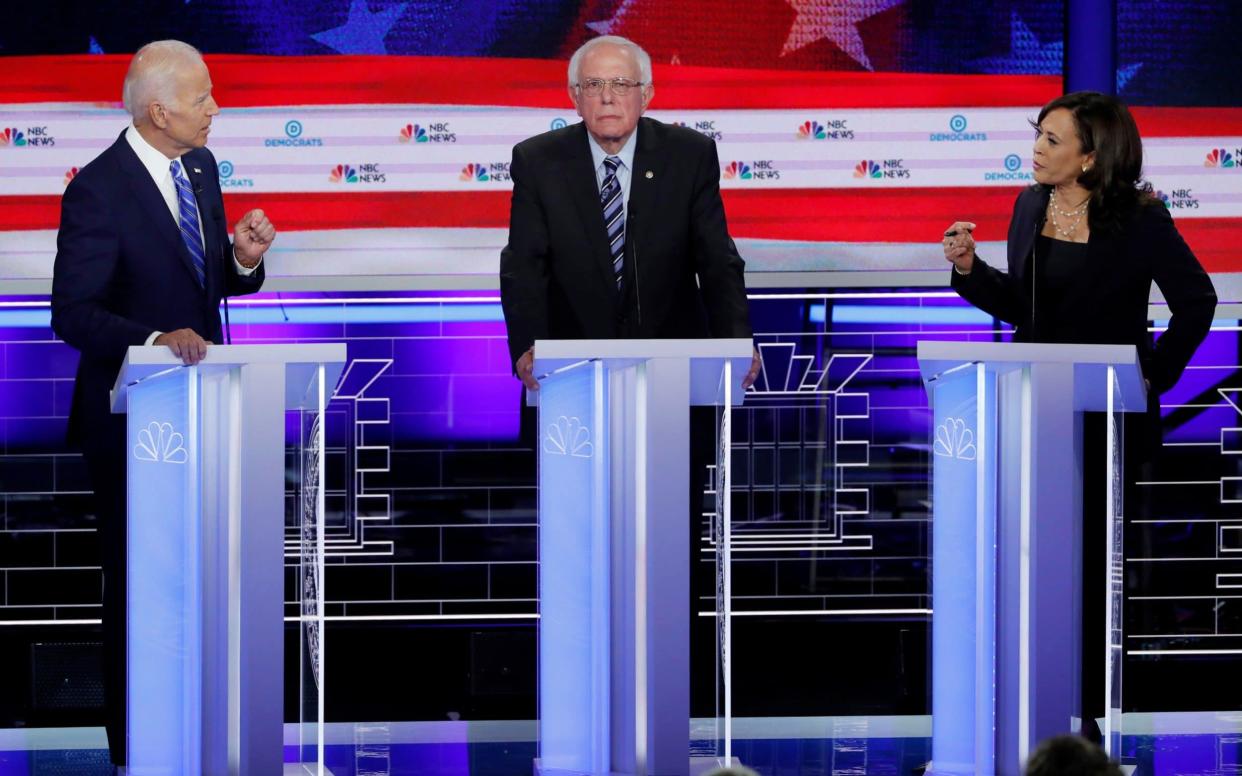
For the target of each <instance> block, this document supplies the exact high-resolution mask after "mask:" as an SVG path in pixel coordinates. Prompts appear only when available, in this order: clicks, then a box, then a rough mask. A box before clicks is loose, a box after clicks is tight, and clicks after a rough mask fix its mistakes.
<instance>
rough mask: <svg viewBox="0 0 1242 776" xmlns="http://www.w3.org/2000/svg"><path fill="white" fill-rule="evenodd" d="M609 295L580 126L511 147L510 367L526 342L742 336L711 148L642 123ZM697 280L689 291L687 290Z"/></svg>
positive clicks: (741, 291)
mask: <svg viewBox="0 0 1242 776" xmlns="http://www.w3.org/2000/svg"><path fill="white" fill-rule="evenodd" d="M637 132H638V139H637V148H636V149H635V152H634V169H633V170H632V171H631V177H630V199H629V203H628V206H627V210H626V212H627V219H628V220H627V224H626V241H625V242H626V254H625V256H626V260H625V267H626V269H625V271H626V279H625V282H624V283H623V287H624V288H625V289H627V290H628V291H629V293H625V294H618V292H617V289H616V283H615V280H614V277H613V269H612V259H611V257H610V255H609V252H608V236H607V232H606V230H605V228H604V215H603V212H602V210H601V209H600V204H599V188H598V185H597V183H596V178H595V170H594V166H593V164H592V160H591V150H590V146H589V145H588V141H587V132H586V126H585V124H583V123H581V122H579V123H578V124H574V125H572V126H569V127H565V128H563V129H558V130H553V131H551V132H545V133H544V134H542V135H538V136H536V137H533V138H530V139H529V140H525V141H523V142H521V143H519V144H518V145H517V146H516V147H514V149H513V163H512V165H511V166H510V173H511V175H512V177H513V200H512V206H511V210H510V217H509V243H508V244H507V245H506V246H505V248H504V250H503V251H501V253H500V294H501V302H502V304H503V307H504V313H505V323H506V325H507V327H508V333H509V352H510V356H511V360H510V363H513V362H516V361H517V359H518V358H519V357H520V356H521V355H522V354H523V353H524V352H526V350H527V349H528V348H529V347H530V346H531V345H532V344H534V341H535V340H537V339H549V338H551V339H610V338H615V337H642V338H669V337H708V336H711V337H747V338H749V337H750V336H751V328H750V318H749V307H748V305H747V301H746V286H745V280H744V276H743V266H744V264H743V262H742V258H741V257H740V256H739V255H738V252H737V247H736V246H735V245H734V244H733V240H732V239H731V238H730V237H729V231H728V226H727V224H726V223H725V213H724V203H723V202H721V199H720V161H719V158H718V157H717V155H716V144H715V142H713V141H712V140H711V139H709V138H707V137H704V136H703V135H700V134H699V133H697V132H694V131H691V130H688V129H685V128H683V127H676V126H670V125H667V124H662V123H660V122H658V121H655V120H653V119H649V118H642V119H640V120H639V124H638V129H637ZM696 280H697V282H696Z"/></svg>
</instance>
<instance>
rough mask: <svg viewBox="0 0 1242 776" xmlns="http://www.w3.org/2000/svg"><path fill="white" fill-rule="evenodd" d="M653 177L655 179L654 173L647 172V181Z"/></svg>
mask: <svg viewBox="0 0 1242 776" xmlns="http://www.w3.org/2000/svg"><path fill="white" fill-rule="evenodd" d="M654 177H655V173H654V172H652V171H651V170H647V180H651V179H652V178H654Z"/></svg>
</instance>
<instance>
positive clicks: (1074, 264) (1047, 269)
mask: <svg viewBox="0 0 1242 776" xmlns="http://www.w3.org/2000/svg"><path fill="white" fill-rule="evenodd" d="M1032 261H1034V263H1035V267H1036V270H1035V271H1036V273H1037V278H1036V283H1037V285H1036V289H1037V291H1036V295H1035V332H1034V338H1037V339H1039V340H1041V341H1047V342H1074V341H1075V336H1074V332H1073V331H1065V330H1064V327H1062V326H1060V325H1058V320H1057V313H1058V311H1059V310H1060V309H1061V305H1062V304H1064V302H1065V297H1066V296H1067V295H1068V294H1069V293H1070V291H1071V290H1072V289H1073V287H1074V284H1075V283H1077V282H1079V281H1080V280H1081V279H1082V278H1083V269H1084V268H1085V267H1086V266H1087V244H1086V243H1076V242H1070V241H1068V240H1058V239H1055V238H1052V237H1048V236H1047V235H1042V234H1041V235H1039V236H1038V237H1037V238H1035V254H1034V257H1033V259H1032Z"/></svg>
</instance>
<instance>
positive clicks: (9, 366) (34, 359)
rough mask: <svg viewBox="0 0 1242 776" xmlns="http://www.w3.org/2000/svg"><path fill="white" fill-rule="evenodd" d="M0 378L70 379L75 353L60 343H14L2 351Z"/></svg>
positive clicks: (76, 353)
mask: <svg viewBox="0 0 1242 776" xmlns="http://www.w3.org/2000/svg"><path fill="white" fill-rule="evenodd" d="M4 361H5V365H6V369H5V372H4V377H6V378H8V379H10V380H14V379H19V378H23V377H26V378H48V377H64V378H69V379H72V378H73V376H74V374H75V373H76V372H77V369H78V352H77V351H76V350H74V349H73V348H71V347H69V346H68V345H66V344H65V343H63V342H57V341H48V342H14V343H10V344H8V345H6V346H5V347H4Z"/></svg>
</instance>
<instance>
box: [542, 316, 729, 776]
mask: <svg viewBox="0 0 1242 776" xmlns="http://www.w3.org/2000/svg"><path fill="white" fill-rule="evenodd" d="M535 354H536V359H535V374H536V376H537V377H538V378H539V380H540V384H541V387H540V390H539V391H538V392H537V393H528V397H530V398H531V400H537V402H538V405H539V420H538V423H539V426H538V429H539V437H538V444H539V600H540V612H539V616H540V620H539V658H538V660H539V690H538V708H539V730H540V741H539V758H538V759H537V760H536V763H535V770H536V773H537V774H542V775H543V776H552V774H557V775H558V776H559V775H560V774H591V776H602V775H604V774H638V773H644V774H645V773H659V774H690V773H697V772H700V771H704V770H710V769H712V768H715V767H718V766H719V765H721V764H725V763H727V762H728V760H726V759H725V758H727V757H728V756H729V755H730V736H729V718H728V713H729V708H728V697H729V684H728V678H729V675H730V668H729V663H728V649H727V647H728V623H729V616H728V600H729V597H728V532H727V526H728V506H727V499H726V500H725V505H724V506H723V511H724V515H725V517H724V519H722V520H719V521H717V523H718V525H720V526H722V528H723V529H724V531H725V534H724V536H723V539H722V541H721V543H720V546H722V547H723V548H724V550H723V552H724V555H723V559H724V562H723V564H722V566H721V569H722V572H723V576H722V577H721V582H720V584H721V585H722V587H721V589H720V594H719V596H718V604H719V606H722V607H724V609H723V610H722V611H720V612H718V613H717V614H718V621H719V623H720V630H719V633H720V640H721V641H720V645H719V646H720V648H719V649H718V650H717V655H718V660H720V661H721V662H720V663H719V665H718V666H717V676H718V678H719V681H720V684H721V693H722V697H723V699H724V701H723V703H722V705H721V706H720V710H719V712H718V713H719V715H720V716H719V719H718V721H717V727H718V728H719V730H720V737H719V738H718V739H717V743H716V745H714V746H713V747H712V751H710V752H696V754H699V755H700V756H699V757H696V758H692V757H691V750H690V639H689V634H690V623H689V618H690V615H691V612H690V609H689V606H688V604H689V601H690V567H689V564H690V558H691V551H690V533H691V532H690V527H689V526H688V525H687V523H686V521H687V520H688V519H689V516H690V512H691V510H690V482H691V480H690V457H689V454H690V431H689V427H690V407H691V406H696V405H697V406H717V407H719V408H720V410H719V411H720V415H721V418H722V422H723V423H724V427H725V429H726V430H727V423H728V421H727V419H728V415H729V411H728V409H729V407H731V406H732V405H735V404H739V403H740V402H741V399H742V391H741V386H740V383H741V380H742V378H743V376H744V375H745V374H746V372H747V370H748V369H749V367H750V362H751V356H752V345H751V342H750V340H748V339H737V340H560V341H540V342H537V343H536V344H535ZM721 439H722V442H723V445H724V448H723V449H724V450H725V451H726V460H727V449H728V439H729V437H728V435H727V434H725V435H724V436H723V437H722V438H721ZM717 476H718V477H723V485H722V486H721V487H718V488H717V491H718V492H721V493H724V494H727V492H728V490H727V480H728V467H727V466H724V467H718V468H717ZM722 488H723V489H722ZM692 759H693V761H692Z"/></svg>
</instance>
